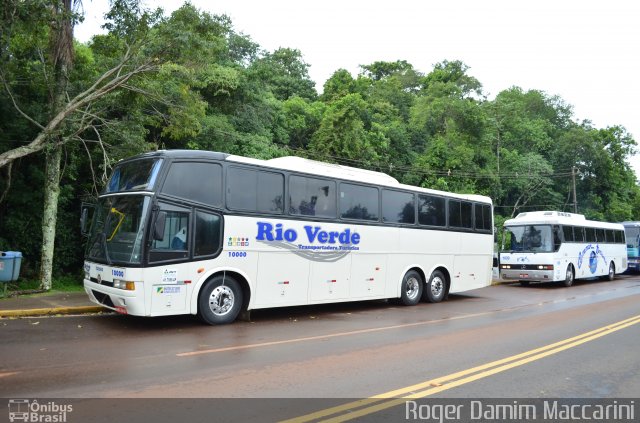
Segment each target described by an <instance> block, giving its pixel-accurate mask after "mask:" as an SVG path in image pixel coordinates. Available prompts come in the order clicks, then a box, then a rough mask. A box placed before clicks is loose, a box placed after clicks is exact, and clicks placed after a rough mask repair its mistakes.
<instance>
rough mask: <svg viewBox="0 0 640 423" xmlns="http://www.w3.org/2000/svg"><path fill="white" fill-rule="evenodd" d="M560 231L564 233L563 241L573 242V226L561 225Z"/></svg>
mask: <svg viewBox="0 0 640 423" xmlns="http://www.w3.org/2000/svg"><path fill="white" fill-rule="evenodd" d="M562 233H563V235H564V242H573V241H574V240H575V239H574V237H573V226H563V227H562Z"/></svg>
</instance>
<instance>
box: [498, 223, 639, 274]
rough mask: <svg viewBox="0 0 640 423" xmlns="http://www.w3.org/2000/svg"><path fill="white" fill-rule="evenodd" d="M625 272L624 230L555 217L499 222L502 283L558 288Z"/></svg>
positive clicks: (622, 228)
mask: <svg viewBox="0 0 640 423" xmlns="http://www.w3.org/2000/svg"><path fill="white" fill-rule="evenodd" d="M626 269H627V249H626V243H625V234H624V227H623V226H622V225H621V224H618V223H608V222H598V221H592V220H587V219H585V217H584V216H583V215H581V214H574V213H564V212H557V211H536V212H527V213H520V214H519V215H518V216H516V217H515V218H514V219H509V220H507V221H505V222H504V237H503V245H502V252H501V253H500V277H501V278H502V279H503V280H514V281H520V282H521V283H522V284H523V285H526V284H528V283H529V282H560V283H561V284H563V285H564V286H571V285H573V282H574V280H575V279H587V278H593V277H603V278H605V279H608V280H613V279H614V277H615V275H616V274H618V273H622V272H624V271H625V270H626Z"/></svg>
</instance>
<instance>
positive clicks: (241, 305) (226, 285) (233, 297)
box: [197, 271, 251, 325]
mask: <svg viewBox="0 0 640 423" xmlns="http://www.w3.org/2000/svg"><path fill="white" fill-rule="evenodd" d="M250 299H251V290H250V288H249V283H248V282H247V280H246V278H245V277H244V276H243V275H241V274H240V273H237V272H233V271H219V272H216V273H213V274H212V275H210V276H209V277H208V278H207V279H206V280H205V281H204V283H203V284H202V285H201V286H200V289H199V291H198V295H197V314H198V316H199V317H200V319H201V320H203V321H204V322H205V323H208V324H210V325H214V324H226V323H231V322H233V321H234V320H236V318H237V317H238V316H239V315H240V314H241V313H242V312H244V311H246V310H247V309H248V306H249V301H250ZM212 300H218V301H220V302H223V301H232V302H233V304H231V305H230V306H229V307H228V310H227V309H226V308H225V307H224V306H222V305H221V304H218V306H219V307H215V306H214V307H211V305H210V302H211V301H212ZM236 301H237V302H236ZM216 308H217V310H214V309H216Z"/></svg>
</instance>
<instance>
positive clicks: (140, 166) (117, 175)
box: [106, 159, 162, 193]
mask: <svg viewBox="0 0 640 423" xmlns="http://www.w3.org/2000/svg"><path fill="white" fill-rule="evenodd" d="M161 164H162V160H161V159H143V160H135V161H130V162H125V163H122V164H119V165H118V166H116V168H115V169H114V171H113V174H112V175H111V178H110V179H109V183H108V184H107V187H106V192H107V193H110V192H120V191H136V190H151V189H153V185H154V184H155V181H156V179H157V176H158V171H159V170H160V165H161Z"/></svg>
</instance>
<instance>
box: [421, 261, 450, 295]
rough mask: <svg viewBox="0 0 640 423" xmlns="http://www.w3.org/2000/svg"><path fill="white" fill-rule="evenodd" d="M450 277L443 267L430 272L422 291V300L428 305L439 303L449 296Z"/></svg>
mask: <svg viewBox="0 0 640 423" xmlns="http://www.w3.org/2000/svg"><path fill="white" fill-rule="evenodd" d="M450 288H451V276H450V275H449V272H448V271H447V269H445V268H444V267H438V268H436V269H434V270H433V272H431V275H429V279H427V280H426V282H425V286H424V290H423V291H422V300H423V301H426V302H429V303H439V302H441V301H442V300H444V299H445V298H447V296H448V295H449V289H450Z"/></svg>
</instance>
